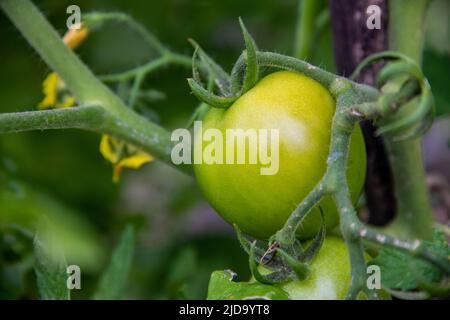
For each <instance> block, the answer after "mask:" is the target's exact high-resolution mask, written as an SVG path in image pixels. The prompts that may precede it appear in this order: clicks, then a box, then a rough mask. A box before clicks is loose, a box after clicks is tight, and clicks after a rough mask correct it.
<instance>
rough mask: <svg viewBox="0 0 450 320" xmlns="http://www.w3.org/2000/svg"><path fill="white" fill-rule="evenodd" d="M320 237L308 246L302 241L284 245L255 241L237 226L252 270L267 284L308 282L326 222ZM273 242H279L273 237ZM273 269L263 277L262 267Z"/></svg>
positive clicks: (321, 228)
mask: <svg viewBox="0 0 450 320" xmlns="http://www.w3.org/2000/svg"><path fill="white" fill-rule="evenodd" d="M321 217H322V223H321V227H320V229H319V232H317V234H316V236H315V237H314V238H313V239H312V240H311V241H309V243H308V245H307V246H305V245H304V244H302V243H301V242H300V241H299V240H298V239H295V240H294V242H293V243H280V242H279V241H276V240H269V241H268V242H267V243H266V242H265V241H257V240H254V241H253V242H251V241H250V240H249V239H248V238H247V237H246V236H245V235H244V234H243V233H242V231H241V230H240V229H239V228H238V227H237V226H236V225H235V226H234V228H235V230H236V234H237V236H238V239H239V242H240V243H241V246H242V247H243V249H244V250H245V251H246V252H247V253H248V255H249V267H250V271H251V273H252V275H253V277H254V278H255V279H256V280H257V281H258V282H260V283H263V284H276V283H283V282H286V281H290V280H299V281H302V280H305V279H306V278H307V277H308V276H309V274H310V267H309V265H310V263H311V261H312V260H313V258H314V257H315V256H316V254H317V253H318V252H319V250H320V248H321V246H322V244H323V241H324V239H325V235H326V228H325V221H324V216H323V213H322V214H321ZM273 239H276V237H275V238H273ZM260 266H263V267H264V268H266V269H268V270H270V272H269V273H268V274H262V273H261V272H260V271H259V267H260Z"/></svg>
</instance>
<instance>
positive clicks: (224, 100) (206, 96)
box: [187, 78, 237, 109]
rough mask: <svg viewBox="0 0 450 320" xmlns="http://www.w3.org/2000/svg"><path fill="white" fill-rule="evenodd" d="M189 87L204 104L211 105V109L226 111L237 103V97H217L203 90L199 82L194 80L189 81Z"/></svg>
mask: <svg viewBox="0 0 450 320" xmlns="http://www.w3.org/2000/svg"><path fill="white" fill-rule="evenodd" d="M187 81H188V84H189V87H191V90H192V93H193V94H194V95H195V96H196V97H197V99H199V100H200V101H203V102H204V103H206V104H208V105H210V106H211V107H215V108H221V109H226V108H228V107H229V106H231V105H232V104H233V102H234V101H236V99H237V97H221V96H218V95H215V94H213V93H211V92H209V91H208V90H206V89H205V88H203V87H202V86H201V85H200V84H199V83H198V82H196V81H195V80H194V79H192V78H189V79H187Z"/></svg>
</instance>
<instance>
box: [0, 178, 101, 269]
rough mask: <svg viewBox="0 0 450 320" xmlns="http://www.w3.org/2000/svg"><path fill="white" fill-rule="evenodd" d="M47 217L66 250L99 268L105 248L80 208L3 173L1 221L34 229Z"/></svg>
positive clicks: (84, 265) (85, 264) (82, 262)
mask: <svg viewBox="0 0 450 320" xmlns="http://www.w3.org/2000/svg"><path fill="white" fill-rule="evenodd" d="M43 217H47V218H48V219H47V220H48V226H47V228H48V229H50V230H51V232H52V233H53V237H54V239H55V241H56V242H57V243H58V244H60V246H61V248H62V250H63V251H64V252H65V253H66V258H67V259H68V260H69V261H73V262H74V263H76V264H77V265H80V266H81V267H82V268H83V269H92V270H93V269H96V268H98V263H99V262H100V263H101V261H102V259H103V257H104V252H103V250H102V247H101V246H100V241H99V239H98V236H97V234H96V231H95V230H94V228H93V227H92V225H91V224H90V223H89V222H88V221H87V220H86V219H84V218H83V215H81V214H80V213H79V212H78V211H76V210H73V209H72V208H69V207H67V206H66V205H64V204H63V203H61V202H60V201H58V200H57V199H55V198H54V197H53V196H51V195H50V194H47V193H45V192H44V191H41V190H39V189H38V188H36V187H35V186H31V185H28V184H26V183H24V182H22V181H19V180H15V179H9V178H6V177H5V178H3V177H0V225H3V226H10V225H14V224H16V225H19V226H21V227H24V228H27V229H29V230H31V231H32V232H33V233H34V232H35V230H36V227H37V226H38V222H39V221H40V220H41V219H42V218H43Z"/></svg>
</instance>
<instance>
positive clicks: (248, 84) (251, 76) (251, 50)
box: [239, 17, 259, 93]
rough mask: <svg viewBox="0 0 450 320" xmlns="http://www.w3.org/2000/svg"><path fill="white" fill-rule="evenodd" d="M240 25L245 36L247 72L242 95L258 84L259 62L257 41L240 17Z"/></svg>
mask: <svg viewBox="0 0 450 320" xmlns="http://www.w3.org/2000/svg"><path fill="white" fill-rule="evenodd" d="M239 24H240V26H241V30H242V35H243V36H244V42H245V48H246V50H245V58H246V72H245V78H244V83H243V85H242V93H245V92H247V91H248V90H250V89H251V88H253V87H254V86H255V84H256V83H257V82H258V73H259V71H258V69H259V68H258V61H257V57H256V51H257V50H258V49H257V47H256V43H255V40H254V39H253V38H252V36H251V35H250V33H249V32H248V31H247V28H246V27H245V25H244V22H243V21H242V19H241V18H240V17H239Z"/></svg>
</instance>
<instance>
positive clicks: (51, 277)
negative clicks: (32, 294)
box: [34, 222, 70, 300]
mask: <svg viewBox="0 0 450 320" xmlns="http://www.w3.org/2000/svg"><path fill="white" fill-rule="evenodd" d="M42 226H43V228H41V229H40V231H38V232H37V233H36V236H35V238H34V272H35V274H36V281H37V287H38V291H39V296H40V298H41V299H44V300H70V290H69V289H68V288H67V263H66V260H65V258H64V254H63V252H62V250H61V248H60V247H58V245H57V243H58V242H57V241H54V240H55V239H54V235H52V233H50V232H48V229H47V228H46V226H45V222H44V223H42Z"/></svg>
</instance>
